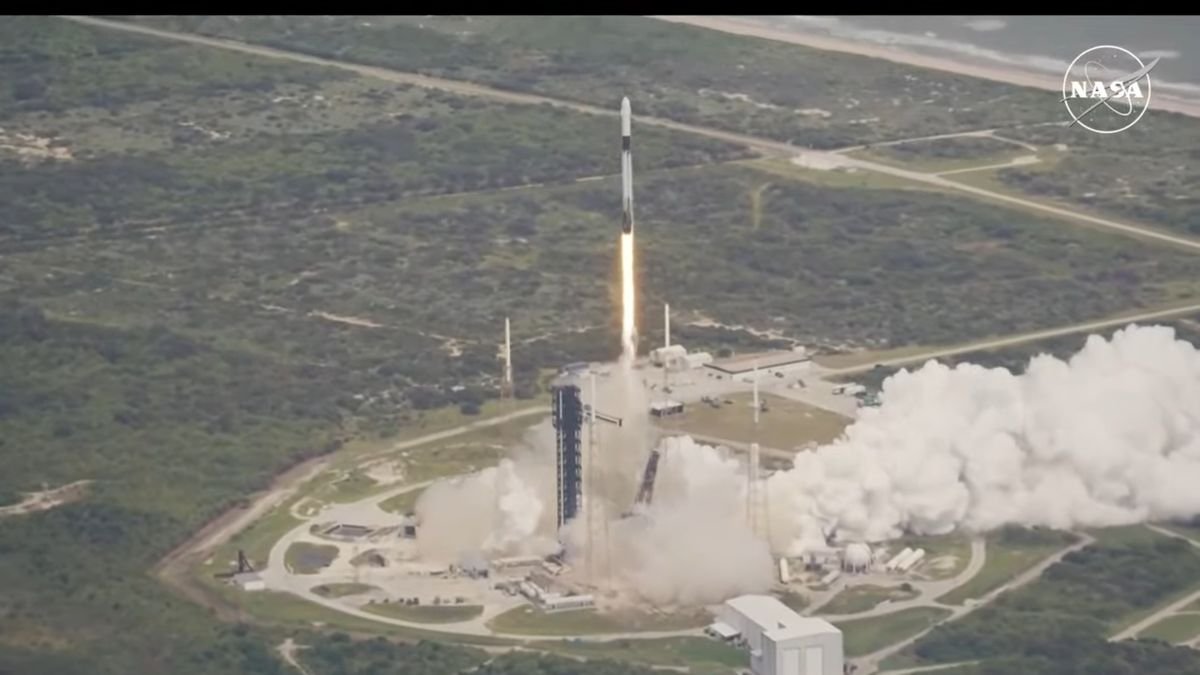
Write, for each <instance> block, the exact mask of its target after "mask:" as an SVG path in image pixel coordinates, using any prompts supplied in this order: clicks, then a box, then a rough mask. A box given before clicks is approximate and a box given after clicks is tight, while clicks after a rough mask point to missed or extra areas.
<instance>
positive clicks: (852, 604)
mask: <svg viewBox="0 0 1200 675" xmlns="http://www.w3.org/2000/svg"><path fill="white" fill-rule="evenodd" d="M916 596H917V593H916V591H914V590H912V589H911V587H910V588H909V590H904V589H902V588H900V587H893V588H884V587H883V586H872V585H864V586H851V587H850V588H847V589H846V590H844V591H842V592H841V593H838V594H837V595H835V596H834V597H833V599H832V600H830V601H829V602H827V603H825V604H824V605H821V610H820V612H821V614H857V613H859V612H865V611H867V610H869V609H874V608H875V606H876V605H878V604H879V603H881V602H883V601H885V600H891V601H892V602H897V601H900V600H908V599H910V598H915V597H916Z"/></svg>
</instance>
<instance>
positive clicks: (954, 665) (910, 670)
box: [883, 661, 979, 675]
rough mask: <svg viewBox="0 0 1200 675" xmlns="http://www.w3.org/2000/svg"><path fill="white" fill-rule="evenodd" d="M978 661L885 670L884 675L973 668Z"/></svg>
mask: <svg viewBox="0 0 1200 675" xmlns="http://www.w3.org/2000/svg"><path fill="white" fill-rule="evenodd" d="M976 663H979V662H978V661H958V662H955V663H939V664H937V665H933V666H917V667H916V668H903V669H901V670H885V671H883V672H884V674H885V675H911V674H912V673H932V672H935V671H938V670H946V669H949V668H959V667H962V666H973V665H975V664H976Z"/></svg>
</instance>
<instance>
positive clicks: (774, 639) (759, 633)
mask: <svg viewBox="0 0 1200 675" xmlns="http://www.w3.org/2000/svg"><path fill="white" fill-rule="evenodd" d="M714 626H715V627H716V628H714V629H713V630H711V631H710V632H712V633H725V634H728V633H729V632H730V631H729V630H728V628H732V629H733V630H734V631H736V632H737V633H738V634H740V638H739V639H740V641H741V642H742V643H744V644H745V645H746V647H747V648H748V649H749V650H750V670H751V671H753V672H754V675H843V664H844V660H845V657H844V654H843V651H842V631H840V630H838V629H837V628H836V627H835V626H834V625H833V624H831V623H829V622H828V621H824V620H822V619H814V618H810V617H803V616H800V615H799V614H797V613H796V612H794V611H792V610H791V609H790V608H788V607H787V605H784V604H783V603H782V602H780V601H779V600H778V599H777V598H775V597H773V596H770V595H742V596H739V597H736V598H733V599H732V600H729V601H727V602H726V603H725V604H724V605H722V606H721V608H720V609H719V610H718V611H717V623H716V624H714Z"/></svg>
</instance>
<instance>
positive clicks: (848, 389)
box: [833, 382, 867, 396]
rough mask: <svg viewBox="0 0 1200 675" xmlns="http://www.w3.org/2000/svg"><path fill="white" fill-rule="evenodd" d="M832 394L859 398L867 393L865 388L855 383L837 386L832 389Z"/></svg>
mask: <svg viewBox="0 0 1200 675" xmlns="http://www.w3.org/2000/svg"><path fill="white" fill-rule="evenodd" d="M833 393H834V394H844V395H846V396H859V395H865V394H866V393H867V388H866V387H864V386H863V385H861V384H858V383H857V382H851V383H849V384H839V385H837V386H835V387H834V388H833Z"/></svg>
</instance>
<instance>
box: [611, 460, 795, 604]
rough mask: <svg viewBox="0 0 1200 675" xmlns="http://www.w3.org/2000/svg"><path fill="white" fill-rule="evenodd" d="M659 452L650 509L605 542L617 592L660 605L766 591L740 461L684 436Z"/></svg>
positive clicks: (765, 560) (763, 552)
mask: <svg viewBox="0 0 1200 675" xmlns="http://www.w3.org/2000/svg"><path fill="white" fill-rule="evenodd" d="M661 450H662V458H661V460H660V462H659V471H658V480H657V484H656V488H655V493H654V500H653V502H652V503H651V506H650V508H649V509H648V510H647V512H646V514H645V515H644V516H642V517H637V518H632V519H629V520H625V521H620V522H619V523H618V533H617V536H616V537H615V538H614V541H613V547H614V549H615V550H616V552H617V563H616V565H615V568H614V571H615V572H616V576H617V578H618V579H620V580H621V582H622V585H623V586H624V587H625V588H624V590H625V591H626V592H629V593H631V594H633V595H634V596H636V597H638V598H639V599H641V600H646V601H649V602H651V603H652V604H654V605H657V606H660V607H662V606H676V605H677V606H696V605H704V604H708V603H713V602H720V601H721V600H724V599H726V598H729V597H732V596H734V595H739V594H742V593H756V592H762V591H766V590H768V589H770V587H771V584H772V582H773V581H774V577H773V575H774V567H773V565H772V559H771V552H770V550H769V548H768V547H767V542H766V541H764V540H762V539H760V538H758V537H756V536H755V535H754V534H753V533H752V532H751V531H750V530H749V528H748V527H747V526H746V515H745V485H746V480H745V469H744V468H743V467H742V464H741V463H740V462H738V461H736V460H734V459H731V458H730V457H728V456H727V455H725V454H724V452H722V451H718V450H717V449H716V448H713V447H711V446H707V445H700V444H698V443H696V442H695V441H694V440H692V439H691V438H685V437H676V438H668V439H665V441H664V442H663V443H662V445H661Z"/></svg>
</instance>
